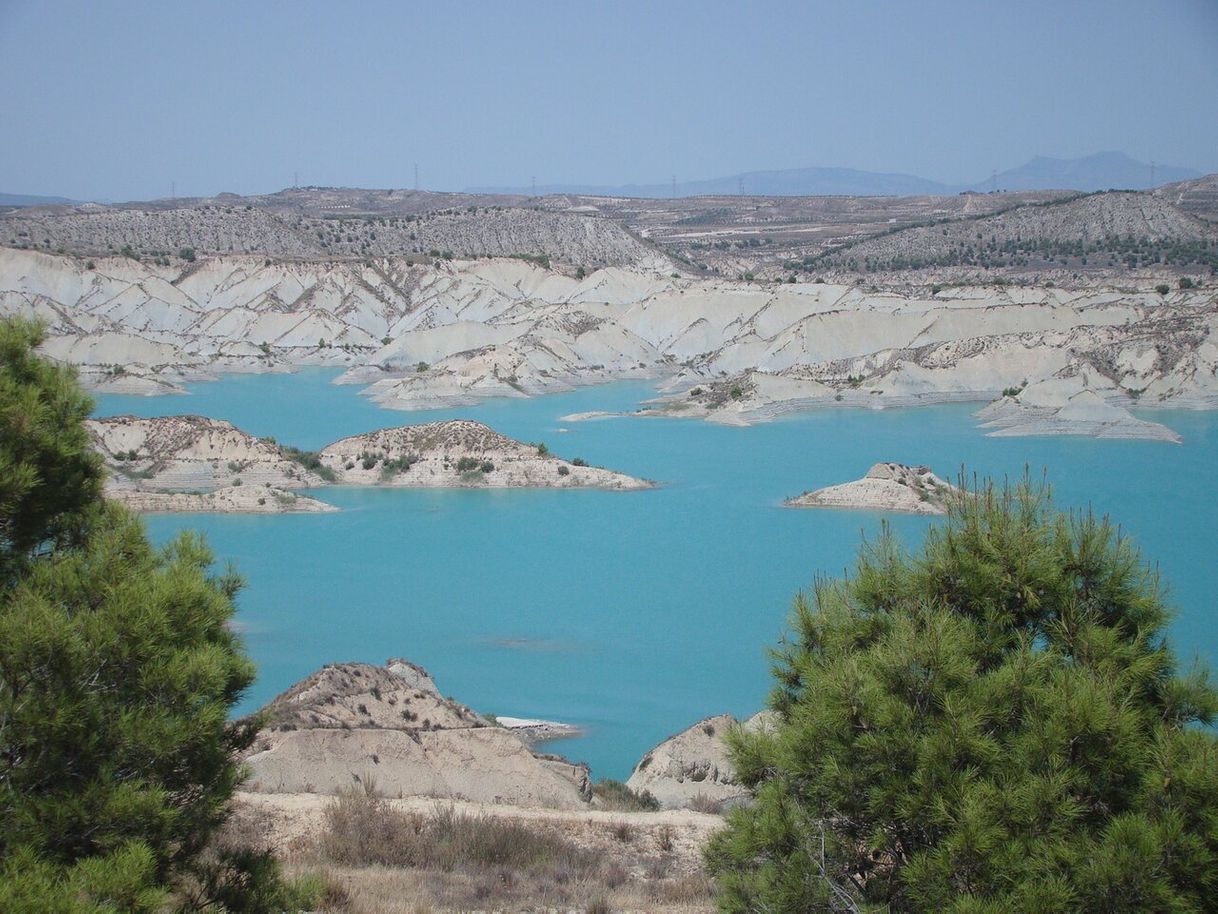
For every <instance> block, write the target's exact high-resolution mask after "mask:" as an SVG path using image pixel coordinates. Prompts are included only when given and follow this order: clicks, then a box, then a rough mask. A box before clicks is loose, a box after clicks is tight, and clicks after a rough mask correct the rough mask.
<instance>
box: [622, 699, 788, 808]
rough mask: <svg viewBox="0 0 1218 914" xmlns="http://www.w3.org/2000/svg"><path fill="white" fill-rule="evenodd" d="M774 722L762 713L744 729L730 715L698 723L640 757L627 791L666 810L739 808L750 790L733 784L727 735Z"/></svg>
mask: <svg viewBox="0 0 1218 914" xmlns="http://www.w3.org/2000/svg"><path fill="white" fill-rule="evenodd" d="M772 720H773V717H772V712H769V711H763V712H761V713H760V714H756V715H754V716H753V717H750V718H749V719H748V720H746V721H744V722H743V723H741V722H739V721H737V720H736V718H734V717H732V716H731V715H730V714H720V715H718V716H716V717H708V718H706V719H705V720H702V721H699V722H698V723H696V724H694V725H693V726H692V727H690V728H689V729H688V730H683V731H682V732H680V733H678V734H677V735H675V736H670V737H669V738H668V739H666V740H664V742H662V743H660V744H659V745H658V746H656V747H655V748H654V749H652V750H651V751H649V752H648V753H647V754H646V755H644V756H643V757H642V758H641V759H640V760H639V763H638V764H637V765H635V767H634V771H633V772H632V773H631V775H630V779H629V780H627V781H626V786H627V787H629V788H630V789H631V790H633V791H635V792H637V793H643V792H644V791H646V792H648V793H650V794H651V795H652V796H653V797H655V798H656V799H657V800H658V801H659V802H660V805H661V806H662V807H665V808H669V809H672V808H677V807H682V806H689V805H690V804H691V803H692V804H694V805H696V806H700V807H715V806H717V807H723V806H727V805H730V804H731V803H733V802H738V801H740V800H742V799H744V798H745V797H747V796H748V790H747V789H746V788H745V787H743V786H742V785H741V784H739V783H738V782H737V781H736V772H735V769H734V768H733V767H732V763H731V759H730V758H729V757H728V749H727V742H726V740H725V738H726V736H727V733H728V732H729V731H730V730H731V729H732V728H733V727H737V726H742V727H744V728H745V729H746V730H755V729H758V728H761V727H766V726H769V725H770V723H771V721H772Z"/></svg>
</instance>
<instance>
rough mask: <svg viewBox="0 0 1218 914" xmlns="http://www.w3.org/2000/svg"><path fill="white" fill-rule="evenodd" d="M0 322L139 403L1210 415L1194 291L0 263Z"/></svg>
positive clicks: (120, 261)
mask: <svg viewBox="0 0 1218 914" xmlns="http://www.w3.org/2000/svg"><path fill="white" fill-rule="evenodd" d="M0 313H21V314H26V315H31V316H36V317H41V318H42V319H44V320H45V321H47V323H48V324H49V332H50V339H49V340H48V341H47V343H46V345H45V349H46V351H47V352H48V353H49V354H50V355H52V356H54V357H56V358H59V359H62V360H65V361H68V362H74V363H77V364H79V365H81V366H82V371H83V373H84V377H85V379H86V381H87V382H89V383H91V384H93V385H94V386H96V387H99V388H101V389H107V388H108V387H112V386H114V385H116V384H117V385H122V389H125V390H132V389H142V390H144V391H146V392H148V393H156V392H160V391H161V390H164V389H165V386H166V385H168V384H174V383H177V382H178V381H180V380H182V379H188V378H199V377H208V376H209V375H211V374H212V373H214V372H217V371H230V370H244V371H271V370H290V369H292V368H294V367H297V366H301V365H310V364H329V365H339V366H344V367H346V368H347V369H348V370H347V371H346V372H345V373H344V374H343V375H342V377H341V378H340V379H339V381H340V383H353V384H361V385H364V388H365V390H364V392H365V393H366V394H367V395H368V396H370V397H372V398H373V399H375V400H376V401H377V402H378V403H381V404H382V405H384V406H386V407H390V408H395V409H406V410H409V409H419V408H431V407H437V406H452V405H456V404H460V403H468V402H472V401H474V400H475V399H477V398H479V397H485V396H527V395H531V394H537V393H543V392H548V391H555V390H561V389H564V388H568V387H571V386H573V385H577V384H589V383H597V382H602V381H607V380H611V379H615V378H627V377H660V378H664V379H666V380H667V382H668V384H669V387H668V393H669V397H668V398H667V400H666V401H665V402H664V403H662V404H661V405H660V407H659V408H658V411H659V412H662V413H673V414H682V415H700V416H705V417H706V418H709V419H712V420H714V421H721V422H736V423H744V422H752V421H763V420H765V419H768V418H772V417H773V416H775V415H777V414H779V413H781V412H784V411H789V410H793V409H800V408H806V407H810V406H833V405H848V406H849V405H854V406H886V405H892V406H897V405H917V404H927V403H936V402H944V401H977V402H983V403H984V402H988V401H990V400H993V399H995V398H997V397H998V396H999V395H1000V394H1001V393H1002V392H1003V391H1004V390H1011V389H1018V388H1021V387H1023V386H1025V385H1029V386H1030V385H1034V384H1036V383H1037V382H1041V381H1049V380H1053V381H1058V382H1064V383H1067V384H1071V385H1075V386H1076V387H1077V389H1078V390H1079V391H1082V390H1086V391H1089V392H1091V393H1093V394H1094V395H1095V396H1096V397H1097V398H1098V399H1099V400H1100V401H1102V402H1103V403H1105V404H1109V405H1111V406H1112V407H1113V408H1114V409H1125V408H1126V407H1128V406H1130V405H1131V404H1133V403H1134V402H1135V401H1136V403H1137V405H1138V406H1140V407H1148V406H1173V407H1195V408H1214V407H1215V406H1216V405H1218V376H1216V374H1215V371H1216V366H1218V346H1216V345H1215V343H1214V342H1213V340H1212V338H1211V331H1213V329H1214V328H1215V325H1216V323H1218V293H1216V292H1214V291H1211V290H1209V289H1202V290H1190V291H1180V290H1175V291H1171V292H1169V293H1168V294H1165V295H1161V294H1159V293H1157V292H1155V291H1153V290H1152V289H1124V290H1118V289H1085V290H1070V289H1063V288H1027V287H1015V286H1005V287H999V288H993V287H953V288H950V289H946V290H941V291H938V292H937V293H935V294H932V293H931V291H930V290H922V291H910V292H905V293H898V292H882V291H868V290H865V289H862V288H859V287H855V286H849V285H833V284H826V283H803V284H774V283H746V282H736V281H729V280H693V279H682V278H673V277H671V276H667V275H664V274H661V273H657V272H648V271H642V270H627V269H620V268H611V269H605V270H598V271H596V272H594V273H592V274H590V275H588V276H586V277H584V278H582V279H576V278H573V277H570V276H567V275H563V274H562V273H558V272H552V271H549V270H546V269H542V268H541V267H539V266H535V265H533V264H529V263H524V262H522V261H519V260H477V261H453V262H447V263H442V264H441V265H440V266H438V267H437V266H434V265H418V264H411V263H409V262H408V261H407V260H405V259H402V258H382V259H379V260H369V261H349V260H348V261H324V262H299V263H271V264H269V265H268V264H267V263H266V262H265V260H264V259H261V258H250V257H217V258H211V259H207V260H204V261H201V262H199V263H197V264H193V265H190V266H188V267H186V268H180V267H158V266H156V265H151V264H145V263H139V262H135V261H132V260H128V259H126V258H108V259H99V260H97V261H96V263H95V268H94V269H89V268H88V266H87V264H86V263H83V262H81V261H80V260H77V259H74V258H71V257H64V256H56V255H49V254H39V253H35V252H32V251H19V250H14V249H0ZM115 366H122V367H121V370H120V369H116V368H115ZM1062 418H1063V419H1064V420H1065V421H1066V422H1069V421H1070V412H1069V411H1067V413H1066V415H1065V416H1064V417H1062ZM1129 427H1130V428H1133V426H1129Z"/></svg>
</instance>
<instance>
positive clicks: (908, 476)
mask: <svg viewBox="0 0 1218 914" xmlns="http://www.w3.org/2000/svg"><path fill="white" fill-rule="evenodd" d="M958 491H959V490H958V489H957V488H956V487H955V486H953V485H952V484H951V483H948V482H945V481H944V480H942V479H940V478H939V477H938V476H936V475H935V474H934V473H932V472H931V470H930V467H924V466H918V467H911V466H906V465H905V464H902V463H877V464H875V466H873V467H872V468H871V469H870V470H868V471H867V475H866V476H864V477H863V478H862V479H857V480H855V481H854V482H847V483H843V484H841V485H836V486H827V487H825V488H823V489H816V490H815V491H813V492H805V493H804V494H803V495H800V496H798V497H796V498H789V499H787V500H786V501H785V502H784V504H785V505H787V506H788V507H792V508H858V509H863V510H868V511H899V512H902V513H905V514H946V513H947V504H948V500H949V499H950V498H951V497H952V496H953V495H954V494H956V493H957V492H958Z"/></svg>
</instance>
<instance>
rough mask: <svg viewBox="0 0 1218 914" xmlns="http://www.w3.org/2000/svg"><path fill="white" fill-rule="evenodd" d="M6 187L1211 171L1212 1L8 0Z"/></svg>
mask: <svg viewBox="0 0 1218 914" xmlns="http://www.w3.org/2000/svg"><path fill="white" fill-rule="evenodd" d="M0 73H2V75H3V92H2V93H0V125H2V127H0V129H2V130H3V136H4V141H3V142H2V143H0V190H3V191H8V192H14V193H41V194H62V195H66V196H70V197H78V198H94V199H140V198H148V197H156V196H168V194H169V188H170V181H176V182H177V192H178V194H179V195H180V196H181V195H200V194H212V193H216V192H219V191H223V190H229V191H234V192H239V193H257V192H265V191H272V190H277V189H279V188H281V187H284V186H286V185H290V184H291V183H292V175H293V172H299V174H300V181H301V183H302V184H331V185H353V186H367V187H388V186H397V187H408V186H410V185H411V184H412V182H413V164H414V163H415V162H418V163H419V169H420V183H421V185H422V186H423V187H425V188H429V189H435V190H449V189H452V190H455V189H460V188H463V187H466V186H470V185H476V184H516V185H527V184H528V183H529V179H530V177H531V176H533V175H536V177H537V182H538V183H539V184H543V183H544V184H550V183H558V182H595V183H625V182H657V183H659V182H665V181H667V180H668V179H669V176H670V175H673V174H676V175H677V176H678V179H679V180H693V179H698V178H710V177H716V176H720V175H729V174H733V173H736V172H739V171H748V170H756V169H769V168H792V167H799V166H805V165H840V166H850V167H855V168H861V169H867V170H876V171H903V172H910V173H913V174H918V175H922V176H924V177H928V178H933V179H936V180H941V181H947V182H956V181H975V180H980V179H983V178H985V177H987V176H988V175H989V172H990V170H991V169H997V170H999V171H1001V170H1003V169H1005V168H1010V167H1013V166H1015V165H1018V164H1020V163H1022V162H1023V161H1025V160H1026V159H1028V158H1030V157H1031V156H1033V155H1036V154H1044V155H1053V156H1061V157H1074V156H1079V155H1085V154H1089V153H1092V152H1097V151H1100V150H1108V149H1117V150H1122V151H1124V152H1127V153H1129V154H1130V155H1132V156H1134V157H1135V158H1139V159H1142V160H1144V161H1150V160H1152V159H1153V160H1157V161H1159V162H1161V163H1169V164H1174V165H1182V166H1187V167H1191V168H1196V169H1200V170H1202V171H1207V172H1212V171H1218V0H1153V2H1152V0H1097V2H1091V0H1047V2H1042V0H1028V2H1017V0H1012V2H1005V3H995V2H988V0H953V2H949V0H943V2H934V0H917V2H914V0H892V2H878V0H876V2H867V0H853V2H847V0H838V2H832V3H829V2H803V3H797V2H789V3H781V2H749V3H719V2H676V0H669V2H664V0H651V2H613V3H611V2H605V3H589V2H578V0H569V2H565V3H558V2H554V3H547V2H510V0H501V2H453V0H430V2H427V3H406V2H398V3H394V2H363V3H358V2H341V3H340V2H328V3H304V2H295V3H287V2H284V3H272V2H256V0H244V2H215V3H204V2H191V3H187V2H180V0H157V2H125V0H106V2H102V0H91V2H67V0H62V2H61V0H0Z"/></svg>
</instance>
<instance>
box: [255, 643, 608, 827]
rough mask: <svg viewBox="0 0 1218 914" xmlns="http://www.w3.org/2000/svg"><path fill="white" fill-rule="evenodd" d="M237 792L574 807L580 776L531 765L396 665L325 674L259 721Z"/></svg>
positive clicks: (408, 668)
mask: <svg viewBox="0 0 1218 914" xmlns="http://www.w3.org/2000/svg"><path fill="white" fill-rule="evenodd" d="M261 713H263V714H264V715H265V718H266V723H265V725H264V726H263V728H262V729H261V730H260V731H259V733H258V736H257V739H256V740H255V742H254V745H253V747H252V748H251V750H249V753H248V755H247V756H246V758H245V760H244V761H245V764H246V765H247V767H248V770H249V778H248V780H247V782H246V787H245V789H247V790H252V791H255V792H267V793H323V794H337V793H341V792H343V791H346V790H351V789H355V790H366V791H368V792H375V793H377V794H379V795H381V796H388V797H405V796H430V797H438V798H445V799H459V800H471V801H474V802H482V803H510V804H516V805H524V806H543V807H552V808H559V809H576V808H583V807H584V806H585V805H586V803H587V801H588V800H589V799H590V797H591V787H590V783H589V776H588V769H587V767H586V766H583V765H578V764H572V763H570V762H568V761H566V760H565V759H561V758H559V757H557V756H538V755H535V754H534V753H533V751H532V750H531V749H530V748H529V745H528V744H527V743H526V742H525V741H524V740H523V739H521V738H520V737H519V736H517V735H516V734H514V733H512V732H511V731H510V730H507V729H504V728H502V727H497V726H494V725H492V724H491V723H490V722H489V721H488V720H487V719H485V718H483V717H482V716H480V715H479V714H477V713H475V712H474V711H472V710H471V709H470V708H468V707H465V706H464V705H461V704H458V703H456V702H454V701H452V700H451V699H447V698H444V697H442V696H441V695H440V693H439V691H438V690H437V689H436V688H435V684H434V683H433V682H432V680H431V677H430V676H428V674H427V673H426V671H425V670H423V669H422V668H420V667H417V666H415V665H413V664H410V663H407V662H406V661H402V660H391V661H389V662H388V664H387V665H386V666H384V667H378V666H373V665H371V664H366V663H343V664H334V665H330V666H326V667H324V668H322V669H321V670H319V671H318V672H316V673H314V674H312V675H311V676H309V677H307V678H305V679H304V680H302V681H301V682H299V683H297V684H296V685H294V686H292V688H290V689H288V690H287V691H286V692H284V693H283V694H282V695H280V696H279V697H277V698H276V699H275V700H274V701H272V702H271V703H270V704H269V705H267V707H266V708H264V709H263V711H262V712H261Z"/></svg>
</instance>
